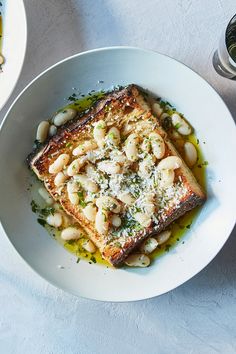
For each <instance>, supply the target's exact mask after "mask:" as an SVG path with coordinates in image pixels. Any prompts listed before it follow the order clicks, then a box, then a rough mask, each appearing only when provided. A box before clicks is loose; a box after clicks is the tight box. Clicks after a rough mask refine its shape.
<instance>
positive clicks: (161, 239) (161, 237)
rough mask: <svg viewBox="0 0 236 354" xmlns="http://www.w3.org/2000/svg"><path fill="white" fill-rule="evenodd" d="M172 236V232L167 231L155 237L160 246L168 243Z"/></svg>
mask: <svg viewBox="0 0 236 354" xmlns="http://www.w3.org/2000/svg"><path fill="white" fill-rule="evenodd" d="M170 235H171V231H169V230H166V231H162V232H161V233H160V234H158V235H157V236H155V239H156V240H157V242H158V245H162V244H163V243H165V242H166V241H168V240H169V238H170Z"/></svg>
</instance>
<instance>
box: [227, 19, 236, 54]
mask: <svg viewBox="0 0 236 354" xmlns="http://www.w3.org/2000/svg"><path fill="white" fill-rule="evenodd" d="M234 18H235V22H236V14H234V15H233V16H232V17H231V19H230V20H229V22H228V24H227V27H226V30H225V47H226V50H227V53H228V54H229V56H230V58H231V59H232V60H233V58H232V57H231V55H230V53H229V51H228V48H227V43H226V38H227V32H228V30H229V26H230V25H231V22H232V21H233V20H234ZM233 61H234V60H233Z"/></svg>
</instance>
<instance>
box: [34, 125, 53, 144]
mask: <svg viewBox="0 0 236 354" xmlns="http://www.w3.org/2000/svg"><path fill="white" fill-rule="evenodd" d="M49 125H50V124H49V122H47V121H46V120H43V121H42V122H40V123H39V125H38V128H37V133H36V140H38V141H39V142H40V143H44V142H45V140H46V139H47V136H48V130H49Z"/></svg>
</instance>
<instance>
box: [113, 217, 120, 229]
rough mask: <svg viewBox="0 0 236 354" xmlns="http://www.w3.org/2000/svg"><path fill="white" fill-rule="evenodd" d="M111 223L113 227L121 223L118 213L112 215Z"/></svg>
mask: <svg viewBox="0 0 236 354" xmlns="http://www.w3.org/2000/svg"><path fill="white" fill-rule="evenodd" d="M111 223H112V225H113V226H115V227H119V226H120V225H121V218H120V217H119V216H118V215H112V217H111Z"/></svg>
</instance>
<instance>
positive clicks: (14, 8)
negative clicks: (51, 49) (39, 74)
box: [0, 0, 27, 110]
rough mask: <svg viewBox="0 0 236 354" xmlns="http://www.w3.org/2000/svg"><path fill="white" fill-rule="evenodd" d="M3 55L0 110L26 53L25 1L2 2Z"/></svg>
mask: <svg viewBox="0 0 236 354" xmlns="http://www.w3.org/2000/svg"><path fill="white" fill-rule="evenodd" d="M2 4H3V6H2V7H1V8H0V10H1V11H2V17H3V39H2V50H1V52H2V54H3V56H4V58H5V63H4V64H3V66H2V70H3V71H2V72H1V73H0V110H1V108H2V107H3V106H4V104H5V103H6V102H7V100H8V98H9V96H10V95H11V93H12V91H13V89H14V87H15V85H16V83H17V80H18V78H19V75H20V72H21V69H22V66H23V62H24V58H25V52H26V43H27V24H26V15H25V8H24V2H23V0H17V1H2Z"/></svg>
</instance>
